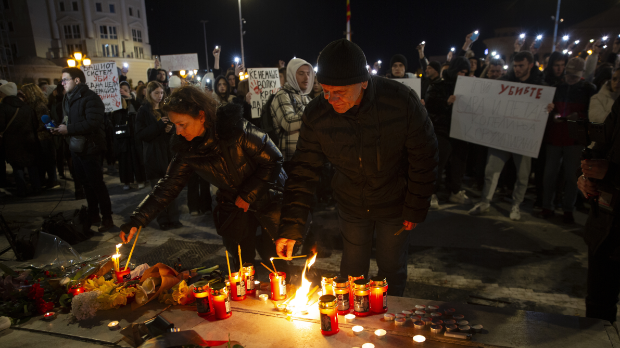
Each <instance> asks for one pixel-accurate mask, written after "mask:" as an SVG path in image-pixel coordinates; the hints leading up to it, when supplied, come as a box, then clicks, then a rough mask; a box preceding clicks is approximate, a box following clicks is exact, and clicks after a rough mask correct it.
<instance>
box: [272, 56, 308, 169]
mask: <svg viewBox="0 0 620 348" xmlns="http://www.w3.org/2000/svg"><path fill="white" fill-rule="evenodd" d="M313 83H314V71H313V70H312V65H310V63H308V62H306V61H305V60H303V59H299V58H293V59H291V61H290V62H289V63H288V65H287V68H286V83H285V84H284V86H282V89H280V90H279V91H278V93H276V95H275V96H274V98H273V101H272V102H271V114H272V115H273V118H274V119H273V124H274V126H275V128H276V133H277V134H278V139H273V141H274V142H275V143H276V144H277V145H278V147H279V148H280V151H282V156H283V157H284V161H288V160H290V159H291V158H292V157H293V154H294V153H295V148H296V147H297V139H298V138H299V129H300V128H301V123H302V122H301V116H302V115H303V113H304V110H305V109H306V105H308V103H309V102H310V97H309V96H308V94H309V93H310V92H312V86H313Z"/></svg>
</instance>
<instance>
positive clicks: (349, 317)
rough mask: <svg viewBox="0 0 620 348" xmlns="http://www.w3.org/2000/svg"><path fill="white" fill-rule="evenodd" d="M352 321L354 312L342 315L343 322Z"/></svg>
mask: <svg viewBox="0 0 620 348" xmlns="http://www.w3.org/2000/svg"><path fill="white" fill-rule="evenodd" d="M354 321H355V314H351V313H349V314H347V315H345V316H344V322H345V323H352V322H354Z"/></svg>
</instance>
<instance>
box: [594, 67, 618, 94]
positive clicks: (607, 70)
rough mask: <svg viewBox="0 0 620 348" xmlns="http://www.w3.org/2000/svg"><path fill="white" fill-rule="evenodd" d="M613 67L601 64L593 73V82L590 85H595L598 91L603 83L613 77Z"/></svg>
mask: <svg viewBox="0 0 620 348" xmlns="http://www.w3.org/2000/svg"><path fill="white" fill-rule="evenodd" d="M613 70H614V66H613V65H612V64H611V63H603V64H601V65H600V66H599V67H598V68H596V72H595V73H594V80H592V83H593V84H595V85H596V88H597V90H598V91H600V90H601V88H602V87H603V86H604V85H605V82H607V81H609V80H611V78H612V76H613V75H614V71H613Z"/></svg>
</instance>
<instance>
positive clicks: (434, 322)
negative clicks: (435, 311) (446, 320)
mask: <svg viewBox="0 0 620 348" xmlns="http://www.w3.org/2000/svg"><path fill="white" fill-rule="evenodd" d="M431 322H432V323H433V325H442V324H443V320H441V319H433V320H432V321H431Z"/></svg>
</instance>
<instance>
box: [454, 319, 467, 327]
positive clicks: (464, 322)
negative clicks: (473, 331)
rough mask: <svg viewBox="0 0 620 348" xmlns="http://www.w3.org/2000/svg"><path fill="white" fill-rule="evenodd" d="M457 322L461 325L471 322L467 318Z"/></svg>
mask: <svg viewBox="0 0 620 348" xmlns="http://www.w3.org/2000/svg"><path fill="white" fill-rule="evenodd" d="M457 324H459V326H461V325H468V324H469V321H467V320H459V321H458V322H457Z"/></svg>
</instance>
